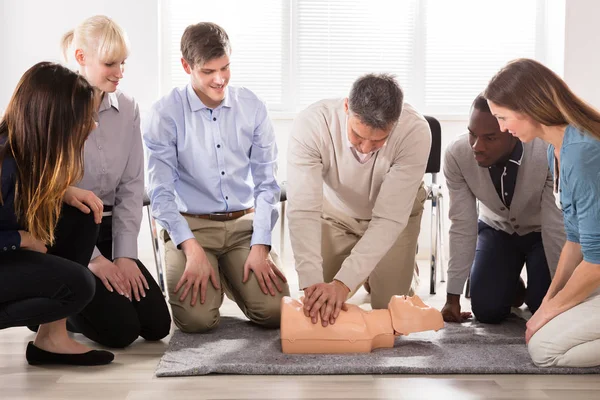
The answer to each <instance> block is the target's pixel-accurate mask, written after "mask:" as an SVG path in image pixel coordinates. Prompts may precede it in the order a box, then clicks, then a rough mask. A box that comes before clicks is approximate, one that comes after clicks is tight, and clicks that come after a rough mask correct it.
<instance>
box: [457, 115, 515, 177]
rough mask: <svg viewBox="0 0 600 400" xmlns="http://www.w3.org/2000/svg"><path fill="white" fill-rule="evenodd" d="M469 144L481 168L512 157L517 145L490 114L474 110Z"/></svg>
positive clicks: (470, 122)
mask: <svg viewBox="0 0 600 400" xmlns="http://www.w3.org/2000/svg"><path fill="white" fill-rule="evenodd" d="M468 129H469V144H470V145H471V149H472V150H473V156H474V157H475V161H477V164H479V166H480V167H484V168H487V167H490V166H492V165H494V164H496V163H498V162H499V161H501V160H505V159H507V158H508V157H509V156H510V153H511V152H512V150H513V147H514V145H515V143H516V140H515V138H514V137H512V136H511V135H510V134H509V133H508V132H502V131H501V130H500V126H499V125H498V120H497V119H496V118H495V117H494V116H493V115H492V114H490V113H489V112H486V111H482V110H478V109H476V108H473V111H472V112H471V117H470V119H469V128H468Z"/></svg>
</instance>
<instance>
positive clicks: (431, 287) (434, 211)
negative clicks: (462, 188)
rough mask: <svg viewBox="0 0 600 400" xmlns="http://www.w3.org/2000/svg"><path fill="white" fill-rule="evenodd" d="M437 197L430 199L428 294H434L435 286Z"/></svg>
mask: <svg viewBox="0 0 600 400" xmlns="http://www.w3.org/2000/svg"><path fill="white" fill-rule="evenodd" d="M437 200H438V199H437V196H436V195H435V194H434V195H433V196H432V197H431V233H430V234H431V246H430V252H431V257H430V260H429V263H430V269H431V276H430V282H429V294H435V286H436V281H437V276H436V275H437V250H438V225H439V222H438V220H437V218H438V209H437Z"/></svg>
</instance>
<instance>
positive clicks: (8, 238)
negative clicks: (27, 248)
mask: <svg viewBox="0 0 600 400" xmlns="http://www.w3.org/2000/svg"><path fill="white" fill-rule="evenodd" d="M1 243H2V245H1V246H0V252H5V251H13V250H18V249H20V248H21V234H20V233H19V231H9V232H2V241H1Z"/></svg>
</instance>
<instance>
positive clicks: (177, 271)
mask: <svg viewBox="0 0 600 400" xmlns="http://www.w3.org/2000/svg"><path fill="white" fill-rule="evenodd" d="M181 52H182V59H181V63H182V65H183V68H184V69H185V71H186V73H187V74H189V75H190V83H189V84H187V85H186V86H185V87H183V88H176V89H173V90H172V91H171V93H169V94H168V95H166V96H165V97H163V98H162V99H160V100H159V101H158V102H157V103H155V104H154V106H153V107H152V110H151V112H150V115H149V118H148V119H147V121H145V123H144V142H145V145H146V147H147V149H148V174H149V175H148V178H149V194H150V199H151V202H152V214H153V216H154V217H155V218H156V219H157V220H158V221H159V223H160V224H161V225H162V226H163V227H164V228H165V229H164V233H163V235H162V237H163V239H164V244H165V260H166V268H167V272H166V276H167V287H168V289H169V297H170V299H169V302H170V304H171V307H172V310H173V317H174V321H175V324H176V325H177V326H178V327H179V328H180V329H181V330H182V331H185V332H203V331H206V330H208V329H211V328H214V327H216V326H217V325H218V323H219V307H220V306H221V304H222V301H223V293H227V295H228V297H230V298H231V299H233V300H235V301H236V303H237V304H238V305H239V306H240V308H241V309H242V311H243V312H244V314H245V315H246V316H247V317H248V318H249V319H250V320H251V321H253V322H255V323H257V324H259V325H262V326H265V327H272V328H275V327H278V326H279V318H280V302H281V297H282V296H284V295H289V288H288V285H287V283H286V282H287V281H286V279H285V277H284V275H283V273H282V272H281V271H280V269H279V268H278V267H277V264H278V258H277V255H276V254H274V252H273V250H272V249H271V231H272V229H273V227H274V225H275V223H276V221H277V218H278V215H279V214H278V211H277V208H276V206H277V202H278V201H279V194H280V188H279V185H278V184H277V181H276V179H275V175H276V172H277V146H276V142H275V133H274V131H273V126H272V124H271V121H270V120H269V117H268V115H267V109H266V106H265V104H264V103H263V102H262V101H261V100H260V99H259V98H258V97H257V96H256V95H255V94H254V93H252V92H251V91H250V90H248V89H246V88H242V87H230V86H228V83H229V78H230V69H229V55H230V53H231V46H230V43H229V38H228V36H227V33H226V32H225V31H224V30H223V29H222V28H221V27H219V26H218V25H216V24H213V23H199V24H196V25H191V26H189V27H187V29H186V30H185V32H184V34H183V36H182V39H181ZM251 272H252V273H253V275H254V276H251V274H250V273H251ZM209 281H210V282H209ZM198 297H199V299H198ZM198 300H199V302H200V304H197V302H198Z"/></svg>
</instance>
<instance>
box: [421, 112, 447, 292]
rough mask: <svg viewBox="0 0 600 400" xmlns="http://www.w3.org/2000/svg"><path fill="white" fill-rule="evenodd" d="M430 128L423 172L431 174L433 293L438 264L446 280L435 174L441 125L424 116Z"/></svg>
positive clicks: (440, 200) (440, 204)
mask: <svg viewBox="0 0 600 400" xmlns="http://www.w3.org/2000/svg"><path fill="white" fill-rule="evenodd" d="M425 119H426V120H427V122H428V123H429V128H430V129H431V151H430V152H429V159H428V160H427V168H426V169H425V173H427V174H431V185H427V186H426V189H427V200H431V232H430V235H431V248H430V258H429V263H430V264H429V265H430V267H431V279H430V285H429V293H430V294H435V287H436V282H437V269H438V264H439V266H440V273H441V282H445V281H446V277H445V271H444V247H443V236H444V233H443V232H444V216H443V212H444V211H443V210H444V198H443V195H442V186H441V185H440V184H438V182H437V174H438V173H439V172H440V165H441V159H442V127H441V125H440V123H439V121H438V120H437V119H435V118H434V117H431V116H428V115H426V116H425Z"/></svg>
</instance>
